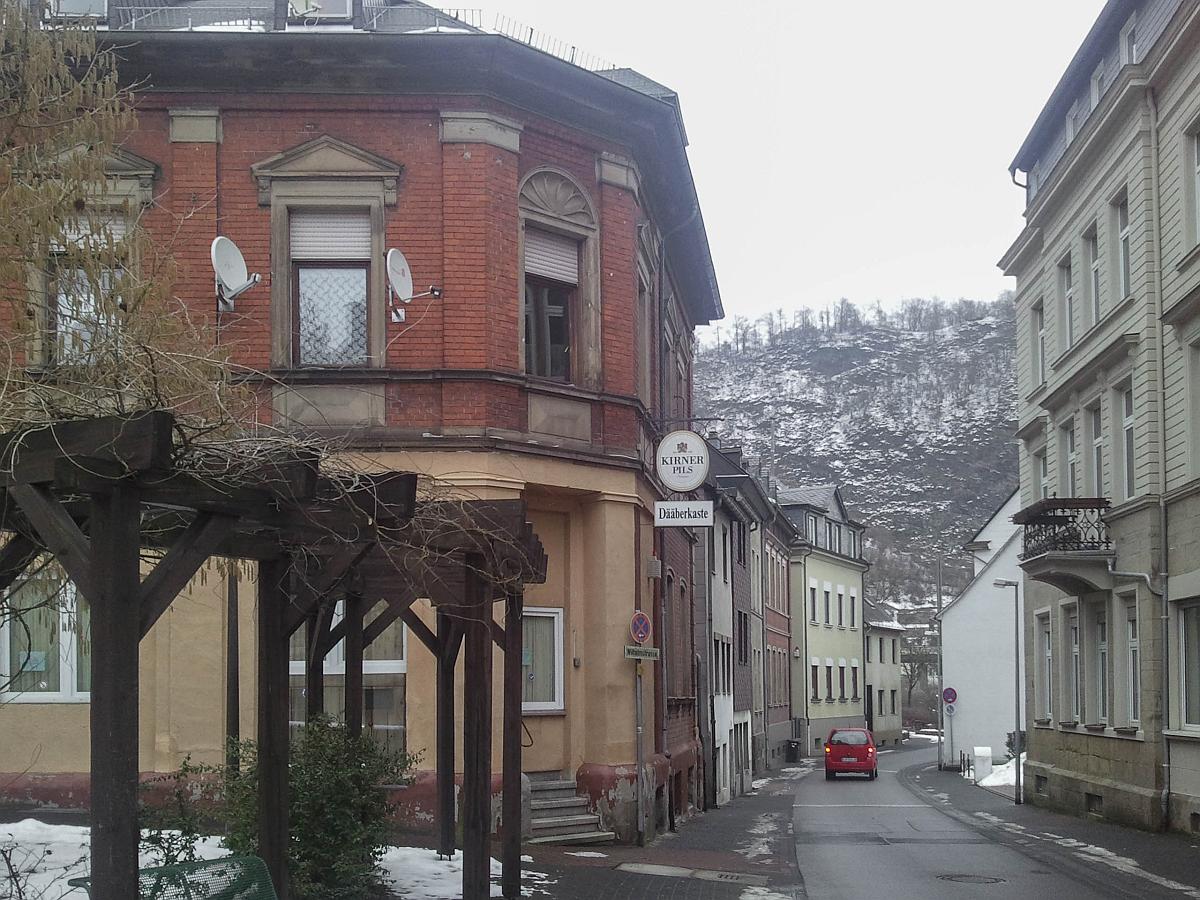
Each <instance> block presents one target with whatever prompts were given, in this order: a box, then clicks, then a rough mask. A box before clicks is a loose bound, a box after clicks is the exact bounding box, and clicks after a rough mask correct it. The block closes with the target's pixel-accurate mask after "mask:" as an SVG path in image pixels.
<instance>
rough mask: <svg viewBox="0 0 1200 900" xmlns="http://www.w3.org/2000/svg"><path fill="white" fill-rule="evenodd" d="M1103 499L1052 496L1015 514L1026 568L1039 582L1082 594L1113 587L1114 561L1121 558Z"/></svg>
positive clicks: (1022, 564)
mask: <svg viewBox="0 0 1200 900" xmlns="http://www.w3.org/2000/svg"><path fill="white" fill-rule="evenodd" d="M1111 505H1112V504H1111V503H1110V502H1109V501H1108V500H1107V499H1105V498H1103V497H1049V498H1047V499H1045V500H1039V501H1037V502H1036V503H1033V504H1031V505H1029V506H1027V507H1025V508H1024V509H1023V510H1021V511H1020V512H1018V513H1017V514H1016V515H1015V516H1013V523H1014V524H1016V525H1021V526H1023V528H1024V530H1025V533H1024V542H1023V546H1022V550H1021V568H1022V569H1024V570H1025V573H1026V574H1027V575H1029V577H1030V578H1033V579H1034V580H1035V581H1041V582H1044V583H1046V584H1049V585H1053V586H1054V587H1056V588H1058V589H1059V590H1061V591H1064V592H1066V593H1067V594H1070V595H1073V596H1077V595H1079V594H1086V593H1089V592H1091V591H1102V590H1110V589H1111V588H1112V586H1113V580H1112V575H1111V574H1110V573H1109V568H1108V566H1109V562H1110V561H1111V560H1113V559H1115V558H1116V552H1115V550H1114V549H1113V545H1112V539H1111V538H1110V537H1109V534H1108V523H1107V522H1106V521H1105V520H1104V512H1105V510H1107V509H1108V508H1109V507H1110V506H1111Z"/></svg>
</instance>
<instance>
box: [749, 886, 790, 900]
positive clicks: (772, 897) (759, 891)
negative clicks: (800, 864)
mask: <svg viewBox="0 0 1200 900" xmlns="http://www.w3.org/2000/svg"><path fill="white" fill-rule="evenodd" d="M793 896H794V895H793V894H781V893H779V891H773V890H771V889H770V888H765V887H748V888H746V889H745V890H744V891H742V895H741V897H739V898H738V900H792V897H793Z"/></svg>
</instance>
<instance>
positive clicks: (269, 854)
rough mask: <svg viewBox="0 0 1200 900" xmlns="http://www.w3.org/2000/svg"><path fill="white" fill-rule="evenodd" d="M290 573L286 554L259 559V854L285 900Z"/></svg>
mask: <svg viewBox="0 0 1200 900" xmlns="http://www.w3.org/2000/svg"><path fill="white" fill-rule="evenodd" d="M288 576H289V561H288V560H287V559H286V558H281V559H272V560H264V561H263V562H261V563H259V568H258V816H259V820H258V853H259V856H261V857H262V858H263V860H264V861H265V862H266V864H267V870H268V871H269V872H270V873H271V881H273V882H274V884H275V893H276V895H277V896H278V897H279V900H288V877H287V842H288V639H287V635H286V634H285V633H284V629H283V613H284V610H285V608H286V606H287V603H288V600H289V597H288V587H289V585H288ZM102 896H105V895H102ZM114 896H115V895H114ZM130 896H135V895H132V894H131V895H130Z"/></svg>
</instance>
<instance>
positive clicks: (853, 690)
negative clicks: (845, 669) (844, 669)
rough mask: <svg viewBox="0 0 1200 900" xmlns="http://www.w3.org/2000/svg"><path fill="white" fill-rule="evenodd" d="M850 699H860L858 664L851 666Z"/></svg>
mask: <svg viewBox="0 0 1200 900" xmlns="http://www.w3.org/2000/svg"><path fill="white" fill-rule="evenodd" d="M850 699H851V700H857V699H858V666H851V667H850Z"/></svg>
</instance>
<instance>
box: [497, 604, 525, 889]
mask: <svg viewBox="0 0 1200 900" xmlns="http://www.w3.org/2000/svg"><path fill="white" fill-rule="evenodd" d="M522 606H523V597H522V594H521V589H520V588H515V589H513V590H510V591H509V592H508V595H507V596H506V597H505V598H504V629H503V634H504V648H503V649H504V700H503V707H504V736H503V741H504V746H503V752H502V768H501V772H502V776H501V780H502V783H503V792H504V793H503V796H502V800H501V803H502V809H501V822H502V824H503V829H504V830H503V836H502V838H501V844H500V863H501V878H500V885H501V891H502V893H503V895H504V896H505V897H506V898H508V900H516V898H518V897H520V896H521V695H522V693H523V691H522V687H523V684H522V680H521V656H522V651H523V647H522V641H523V637H524V635H523V634H522V627H521V614H522ZM489 613H490V610H489Z"/></svg>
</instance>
